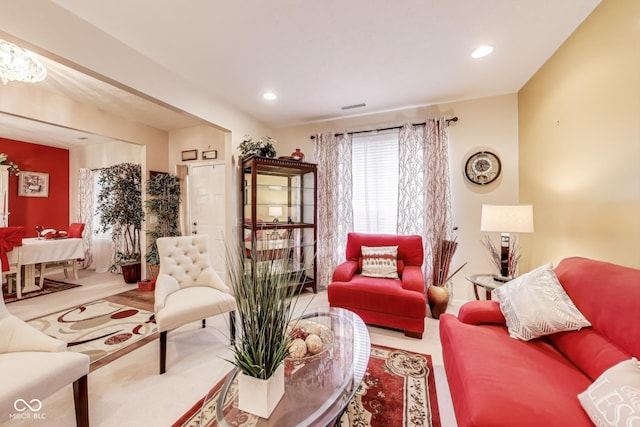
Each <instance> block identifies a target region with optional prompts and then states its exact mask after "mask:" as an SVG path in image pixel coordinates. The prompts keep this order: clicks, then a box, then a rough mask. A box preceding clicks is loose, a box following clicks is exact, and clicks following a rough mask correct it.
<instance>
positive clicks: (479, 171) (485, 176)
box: [464, 151, 502, 185]
mask: <svg viewBox="0 0 640 427" xmlns="http://www.w3.org/2000/svg"><path fill="white" fill-rule="evenodd" d="M501 169H502V165H501V164H500V159H499V158H498V156H496V155H495V154H493V153H491V152H489V151H479V152H477V153H475V154H474V155H472V156H471V157H469V158H468V159H467V163H466V164H465V166H464V175H465V176H466V177H467V179H468V180H469V181H470V182H472V183H474V184H478V185H486V184H489V183H491V182H493V181H495V180H496V179H497V178H498V176H500V170H501Z"/></svg>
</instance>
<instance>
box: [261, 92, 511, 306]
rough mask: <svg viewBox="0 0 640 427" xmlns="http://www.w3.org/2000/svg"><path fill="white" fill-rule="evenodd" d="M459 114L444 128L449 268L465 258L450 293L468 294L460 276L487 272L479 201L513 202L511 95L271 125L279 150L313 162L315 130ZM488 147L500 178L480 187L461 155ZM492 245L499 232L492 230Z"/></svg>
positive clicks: (360, 127) (359, 127) (470, 294)
mask: <svg viewBox="0 0 640 427" xmlns="http://www.w3.org/2000/svg"><path fill="white" fill-rule="evenodd" d="M440 115H446V116H450V117H451V116H458V118H459V121H458V122H457V123H454V124H452V125H451V126H450V127H449V143H450V164H451V168H452V169H451V189H452V199H453V200H452V202H453V211H454V212H453V213H454V223H455V225H457V226H458V227H459V230H458V232H457V236H458V242H459V246H458V250H457V252H456V255H455V258H454V260H453V263H452V265H453V267H454V268H455V267H457V266H459V265H462V264H463V263H465V262H467V263H468V264H467V266H466V267H465V268H464V269H463V270H462V271H461V272H460V273H458V275H457V276H456V277H454V297H455V298H460V299H473V298H474V297H473V292H472V289H471V286H470V285H469V283H468V282H466V280H465V279H464V276H465V275H469V274H473V273H483V272H492V271H493V270H492V267H491V264H490V263H489V260H488V258H487V255H486V250H485V249H484V247H483V246H482V245H481V243H480V240H481V239H482V238H483V236H484V233H482V232H480V209H481V206H482V204H483V203H495V204H500V203H517V202H518V140H517V138H518V107H517V97H516V95H515V94H511V95H503V96H495V97H489V98H482V99H476V100H472V101H465V102H455V103H449V104H442V105H435V106H430V107H421V108H411V109H406V110H400V111H394V112H387V113H381V114H373V115H368V116H360V117H352V118H348V119H342V120H334V121H327V122H321V123H314V124H309V125H304V126H296V127H291V128H283V129H276V130H274V131H273V135H272V136H273V137H274V138H276V139H277V140H278V143H277V145H276V150H277V151H278V155H279V156H280V155H289V154H291V153H292V152H293V151H294V150H295V148H300V149H301V150H302V152H303V153H305V158H306V160H307V161H310V162H313V161H314V158H313V142H312V140H311V139H309V137H310V135H313V134H315V133H318V132H327V131H335V132H342V131H344V130H349V131H353V130H367V129H375V128H380V127H387V126H395V125H399V124H402V123H404V122H406V121H410V122H412V123H419V122H423V121H424V120H425V118H427V117H433V116H440ZM481 150H490V151H493V152H494V153H496V154H497V155H498V156H499V157H500V158H501V160H502V165H503V170H502V174H501V177H500V178H499V179H498V180H497V182H494V183H492V184H489V185H487V186H485V187H481V186H477V185H473V184H470V183H469V182H468V181H467V180H466V179H465V178H464V176H463V168H464V164H465V162H466V159H467V158H468V157H469V156H470V155H472V154H473V153H475V152H477V151H481ZM491 237H493V238H494V241H495V242H496V244H497V243H498V241H497V239H498V237H499V236H498V235H497V234H493V235H492V236H491Z"/></svg>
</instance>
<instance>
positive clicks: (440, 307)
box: [427, 285, 449, 319]
mask: <svg viewBox="0 0 640 427" xmlns="http://www.w3.org/2000/svg"><path fill="white" fill-rule="evenodd" d="M427 298H428V300H429V308H430V309H431V315H432V316H433V318H434V319H439V318H440V315H441V314H442V313H444V312H445V311H447V306H448V305H449V291H448V290H447V288H445V287H444V286H434V285H431V286H429V289H427Z"/></svg>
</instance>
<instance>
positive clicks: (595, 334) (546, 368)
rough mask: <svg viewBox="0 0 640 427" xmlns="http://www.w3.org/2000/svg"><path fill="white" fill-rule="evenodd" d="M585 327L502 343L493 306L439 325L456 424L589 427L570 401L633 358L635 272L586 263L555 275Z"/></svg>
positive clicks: (571, 263) (503, 331)
mask: <svg viewBox="0 0 640 427" xmlns="http://www.w3.org/2000/svg"><path fill="white" fill-rule="evenodd" d="M555 273H556V275H557V277H558V279H559V281H560V283H561V284H562V286H563V288H564V289H565V291H566V292H567V294H568V295H569V297H570V298H571V299H572V301H573V302H574V304H575V305H576V307H577V308H578V309H579V310H580V311H581V312H582V314H583V315H584V316H585V317H586V318H587V319H588V320H589V322H591V324H592V327H588V328H583V329H581V330H579V331H569V332H560V333H556V334H552V335H548V336H546V337H542V338H537V339H533V340H531V341H527V342H525V341H520V340H518V339H514V338H511V337H509V334H508V331H507V328H506V326H505V319H504V316H503V315H502V312H501V311H500V306H499V303H498V302H497V301H472V302H468V303H466V304H465V305H463V306H462V307H461V308H460V311H459V313H458V317H456V316H453V315H451V314H444V315H442V316H441V317H440V337H441V340H442V352H443V356H444V366H445V370H446V374H447V379H448V381H449V388H450V390H451V397H452V399H453V406H454V409H455V414H456V418H457V420H458V425H459V426H460V427H467V426H491V427H500V426H509V427H511V426H521V427H527V426H535V427H539V426H545V427H553V426H558V427H566V426H572V427H576V426H592V425H593V424H592V422H591V421H590V419H589V417H588V416H587V414H586V412H585V411H584V410H583V408H582V406H581V405H580V402H579V401H578V398H577V395H578V394H579V393H582V392H583V391H585V390H586V389H587V387H588V386H589V385H590V384H591V383H592V382H593V381H594V380H595V379H597V378H598V377H599V376H600V375H601V374H602V373H603V372H604V371H605V370H606V369H608V368H610V367H611V366H613V365H615V364H617V363H618V362H620V361H623V360H625V359H629V358H630V357H631V356H635V357H638V356H640V321H639V319H640V317H639V316H640V314H639V312H640V310H639V309H640V270H635V269H632V268H627V267H622V266H618V265H614V264H610V263H605V262H601V261H594V260H589V259H585V258H567V259H564V260H562V261H561V262H560V264H559V265H558V266H557V267H556V268H555Z"/></svg>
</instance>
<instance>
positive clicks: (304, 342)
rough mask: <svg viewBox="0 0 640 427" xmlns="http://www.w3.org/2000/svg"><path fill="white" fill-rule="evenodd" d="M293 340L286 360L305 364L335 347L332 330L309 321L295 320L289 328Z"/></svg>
mask: <svg viewBox="0 0 640 427" xmlns="http://www.w3.org/2000/svg"><path fill="white" fill-rule="evenodd" d="M287 332H288V333H289V335H290V336H291V338H292V341H291V343H290V344H289V354H288V355H287V357H286V358H285V360H287V361H290V362H294V363H305V362H308V361H310V360H313V359H316V358H318V357H320V356H322V355H323V354H324V353H326V352H327V350H329V348H331V346H332V345H333V332H332V331H331V328H330V327H329V326H327V325H324V324H322V323H320V322H316V321H314V320H310V319H309V320H308V319H300V320H293V321H291V322H290V323H289V326H288V327H287Z"/></svg>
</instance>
